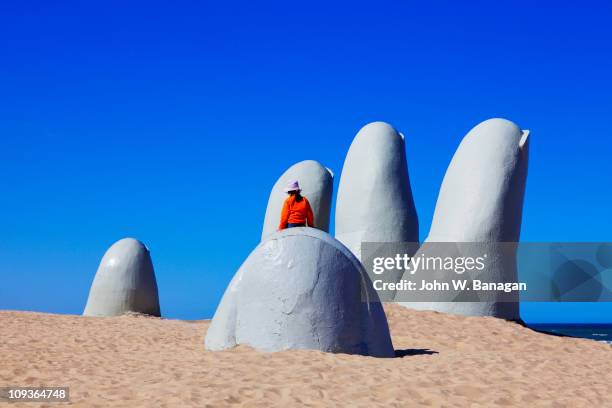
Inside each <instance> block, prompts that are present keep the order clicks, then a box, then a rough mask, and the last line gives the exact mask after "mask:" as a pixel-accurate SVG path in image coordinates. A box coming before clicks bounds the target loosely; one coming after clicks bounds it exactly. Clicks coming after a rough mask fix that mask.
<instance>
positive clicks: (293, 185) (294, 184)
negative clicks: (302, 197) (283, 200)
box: [285, 180, 301, 193]
mask: <svg viewBox="0 0 612 408" xmlns="http://www.w3.org/2000/svg"><path fill="white" fill-rule="evenodd" d="M290 191H301V188H300V185H299V183H298V181H297V180H294V181H291V182H289V184H287V187H285V193H288V192H290Z"/></svg>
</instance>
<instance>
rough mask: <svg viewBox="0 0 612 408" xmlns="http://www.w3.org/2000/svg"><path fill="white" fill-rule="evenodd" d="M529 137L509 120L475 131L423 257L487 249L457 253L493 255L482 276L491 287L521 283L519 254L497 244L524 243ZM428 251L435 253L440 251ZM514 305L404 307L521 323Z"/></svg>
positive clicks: (462, 150) (451, 170) (445, 191)
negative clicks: (442, 250) (441, 245)
mask: <svg viewBox="0 0 612 408" xmlns="http://www.w3.org/2000/svg"><path fill="white" fill-rule="evenodd" d="M528 136H529V131H523V130H521V129H520V128H519V127H518V126H517V125H516V124H514V123H512V122H510V121H508V120H505V119H489V120H486V121H484V122H482V123H480V124H479V125H477V126H476V127H474V128H473V129H472V130H470V132H469V133H468V134H467V135H466V136H465V137H464V138H463V140H462V141H461V144H460V145H459V147H458V149H457V151H456V153H455V155H454V156H453V159H452V161H451V163H450V165H449V166H448V169H447V171H446V174H445V176H444V180H443V181H442V186H441V187H440V192H439V195H438V201H437V203H436V209H435V212H434V216H433V221H432V225H431V230H430V232H429V236H428V237H427V239H426V240H425V243H424V244H423V247H422V249H421V250H420V251H419V252H422V251H424V250H425V249H424V248H427V247H428V245H427V243H435V242H456V243H470V242H471V243H482V244H485V245H476V246H474V245H458V246H457V248H460V252H466V251H467V252H474V251H477V252H478V251H480V252H482V248H487V250H488V251H490V252H493V253H489V254H487V256H488V259H489V261H488V262H487V266H486V268H485V270H484V271H482V272H481V273H480V275H479V276H480V277H482V278H484V279H486V280H487V281H490V282H517V272H516V263H515V252H514V251H510V252H508V251H509V250H508V248H509V246H508V245H495V244H496V243H500V242H506V243H508V242H518V241H519V238H520V230H521V219H522V211H523V197H524V194H525V183H526V179H527V163H528V153H529V151H528V150H529V140H528ZM429 247H430V248H434V249H433V250H434V251H435V246H429ZM461 248H464V249H461ZM479 248H480V249H479ZM510 248H511V249H512V248H513V247H510ZM502 251H505V253H502ZM418 255H420V253H417V256H418ZM480 255H482V254H480ZM427 272H428V273H429V271H427ZM424 273H425V272H424ZM434 273H435V271H434ZM446 273H448V272H446ZM405 278H406V279H408V276H405ZM484 279H483V280H484ZM396 299H398V297H397V296H396ZM515 299H516V301H504V302H495V301H487V302H479V301H475V302H436V301H435V298H434V299H432V300H433V302H432V303H403V305H404V306H409V307H413V308H417V309H432V310H437V311H441V312H448V313H456V314H464V315H476V316H496V317H501V318H505V319H510V320H515V319H518V317H519V313H518V294H517V295H516V297H515Z"/></svg>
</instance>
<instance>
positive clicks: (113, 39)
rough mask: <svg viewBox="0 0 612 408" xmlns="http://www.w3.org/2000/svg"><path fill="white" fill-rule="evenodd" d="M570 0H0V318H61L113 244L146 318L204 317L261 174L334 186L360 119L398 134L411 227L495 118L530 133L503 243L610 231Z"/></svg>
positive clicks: (587, 31) (598, 21)
mask: <svg viewBox="0 0 612 408" xmlns="http://www.w3.org/2000/svg"><path fill="white" fill-rule="evenodd" d="M569 3H570V2H567V4H565V3H564V2H553V1H548V2H532V1H524V2H522V1H509V2H505V1H489V2H484V1H481V2H466V1H461V2H458V1H432V2H414V3H409V2H399V1H398V2H382V1H378V2H368V3H361V2H355V1H352V2H349V3H345V4H340V3H336V4H333V5H332V4H330V2H321V3H318V2H317V3H315V2H301V3H295V2H287V1H284V2H277V3H274V4H273V3H266V4H253V2H244V3H237V2H203V1H175V2H155V1H146V2H131V1H125V2H124V1H121V2H119V1H117V2H114V1H104V2H101V1H100V2H96V1H80V2H62V1H58V2H49V1H37V2H34V1H12V2H2V4H1V5H0V50H1V52H0V95H1V97H0V138H1V142H2V143H1V145H0V186H1V189H0V309H26V310H39V311H48V312H58V313H81V312H82V309H83V306H84V304H85V300H86V298H87V293H88V289H89V285H90V283H91V281H92V279H93V276H94V273H95V271H96V268H97V266H98V262H99V260H100V258H101V256H102V255H103V253H104V251H105V250H106V249H107V248H108V246H109V245H111V244H112V243H113V242H114V241H116V240H118V239H120V238H122V237H126V236H132V237H136V238H138V239H140V240H142V241H143V242H145V243H146V244H147V245H148V246H149V248H150V249H151V252H152V256H153V261H154V264H155V269H156V273H157V278H158V284H159V287H160V297H161V306H162V312H163V313H164V315H166V316H168V317H179V318H202V317H210V316H211V315H212V314H213V312H214V310H215V307H216V305H217V302H218V301H219V299H220V297H221V295H222V293H223V290H224V289H225V286H226V285H227V283H228V281H229V280H230V278H231V276H232V275H233V273H234V272H235V270H236V269H237V268H238V267H239V265H240V264H241V262H242V261H243V260H244V259H245V258H246V256H247V255H248V254H249V252H250V250H251V249H252V248H253V247H254V246H255V245H256V244H257V243H258V240H259V237H260V231H261V225H262V221H263V215H264V212H265V207H266V203H267V198H268V193H269V190H270V188H271V187H272V184H273V183H274V182H275V180H276V178H277V177H278V176H279V175H280V174H281V173H282V172H283V171H284V170H285V169H286V168H287V167H289V166H290V165H291V164H293V163H295V162H297V161H300V160H303V159H316V160H319V161H320V162H322V163H323V164H324V165H326V166H328V167H330V168H331V169H333V170H334V172H335V173H336V175H337V176H339V174H340V170H341V168H342V163H343V160H344V155H345V153H346V151H347V149H348V147H349V145H350V143H351V140H352V138H353V136H354V135H355V133H356V132H357V131H358V130H359V128H360V127H361V126H363V125H364V124H366V123H368V122H370V121H374V120H383V121H387V122H389V123H391V124H393V125H394V126H395V127H397V128H398V129H399V130H400V131H402V132H403V133H404V134H405V135H406V145H407V146H406V147H407V154H408V160H409V169H410V176H411V180H412V189H413V193H414V197H415V200H416V206H417V211H418V214H419V218H420V222H421V237H424V236H425V235H426V234H427V231H428V230H429V225H430V223H431V217H432V213H433V209H434V205H435V201H436V198H437V193H438V189H439V185H440V182H441V180H442V177H443V175H444V172H445V170H446V167H447V165H448V163H449V160H450V158H451V157H452V154H453V153H454V151H455V149H456V147H457V145H458V143H459V142H460V140H461V138H462V137H463V136H464V135H465V133H466V132H467V131H468V130H469V129H470V128H471V127H473V126H474V125H476V124H477V123H478V122H480V121H482V120H484V119H487V118H490V117H498V116H500V117H505V118H508V119H511V120H513V121H515V122H517V123H518V124H519V125H520V126H522V127H523V128H527V129H531V131H532V139H531V158H530V169H529V177H528V185H527V195H526V199H525V211H524V219H523V233H522V240H523V241H612V215H611V212H612V189H611V188H610V185H611V178H612V177H611V157H612V142H611V140H610V138H611V137H612V120H611V119H612V75H611V74H610V73H611V72H612V46H611V44H612V25H611V24H610V20H611V19H612V6H611V5H610V2H607V1H601V2H589V1H585V2H580V3H575V2H574V4H575V5H570V4H569ZM336 186H337V180H336ZM524 312H525V315H524V316H525V317H526V318H528V319H530V320H538V321H545V320H574V321H585V320H596V321H605V320H608V321H612V307H609V306H606V305H603V306H602V305H597V307H590V308H588V307H585V306H580V307H571V308H570V307H565V308H563V309H562V310H561V309H560V308H558V307H555V308H548V309H546V310H545V309H543V307H542V306H541V305H538V306H537V307H530V308H529V309H524Z"/></svg>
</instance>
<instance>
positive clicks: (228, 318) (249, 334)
mask: <svg viewBox="0 0 612 408" xmlns="http://www.w3.org/2000/svg"><path fill="white" fill-rule="evenodd" d="M371 287H372V284H371V282H370V280H369V278H368V276H367V274H366V272H365V270H364V269H363V266H362V265H361V264H360V262H359V261H358V260H357V259H356V258H355V257H354V256H353V254H351V252H350V251H349V250H348V249H347V248H345V247H344V246H343V245H342V244H341V243H340V242H338V241H336V240H335V239H334V238H332V237H331V236H330V235H329V234H327V233H325V232H323V231H320V230H317V229H313V228H307V227H298V228H289V229H286V230H283V231H279V232H277V233H275V234H273V235H272V236H270V237H269V238H268V239H266V240H265V241H264V242H262V243H260V244H259V246H257V247H256V248H255V250H253V252H252V253H251V254H250V255H249V257H248V258H247V260H246V261H245V262H244V263H243V264H242V266H241V267H240V269H239V270H238V272H237V273H236V275H235V276H234V278H233V279H232V281H231V282H230V284H229V286H228V288H227V289H226V291H225V294H224V295H223V298H222V300H221V302H220V303H219V306H218V308H217V311H216V312H215V316H214V317H213V320H212V322H211V325H210V327H209V329H208V332H207V334H206V340H205V345H206V348H207V349H208V350H222V349H226V348H229V347H233V346H235V345H237V344H245V345H249V346H251V347H254V348H257V349H260V350H264V351H279V350H285V349H317V350H321V351H327V352H337V353H350V354H362V355H370V356H376V357H392V356H394V350H393V345H392V343H391V337H390V335H389V328H388V326H387V320H386V316H385V312H384V310H383V308H382V305H381V304H380V302H379V301H378V296H377V294H376V292H375V291H373V290H372V289H371Z"/></svg>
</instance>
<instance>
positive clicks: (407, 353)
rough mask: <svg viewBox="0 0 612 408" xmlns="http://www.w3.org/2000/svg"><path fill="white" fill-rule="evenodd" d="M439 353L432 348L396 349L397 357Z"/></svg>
mask: <svg viewBox="0 0 612 408" xmlns="http://www.w3.org/2000/svg"><path fill="white" fill-rule="evenodd" d="M432 354H439V353H438V352H437V351H434V350H430V349H404V350H395V357H399V358H404V357H406V356H423V355H432Z"/></svg>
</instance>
